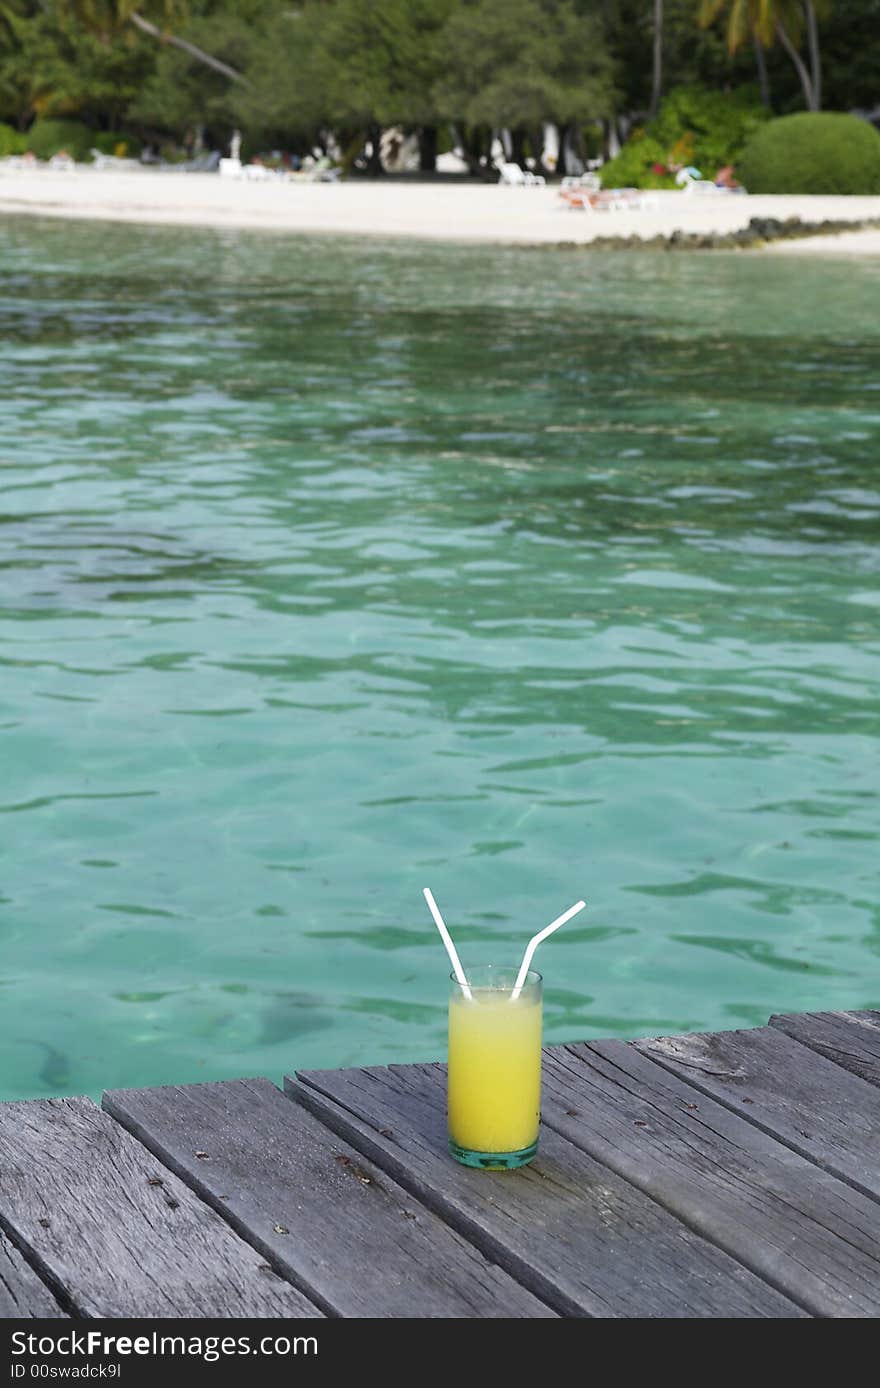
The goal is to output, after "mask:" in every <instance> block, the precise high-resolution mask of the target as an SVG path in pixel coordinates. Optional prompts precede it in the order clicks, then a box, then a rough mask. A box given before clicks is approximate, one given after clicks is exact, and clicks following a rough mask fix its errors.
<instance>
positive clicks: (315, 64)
mask: <svg viewBox="0 0 880 1388" xmlns="http://www.w3.org/2000/svg"><path fill="white" fill-rule="evenodd" d="M454 3H455V0H331V2H330V3H326V0H306V2H305V3H303V4H300V5H299V6H298V7H297V8H296V9H294V10H278V11H277V12H276V13H275V15H274V17H273V18H272V19H271V21H270V23H269V24H268V26H267V28H266V32H265V34H264V36H263V38H262V39H261V40H260V41H259V42H258V43H257V45H256V46H255V48H254V51H253V55H252V59H251V63H250V66H249V69H248V71H249V74H250V75H251V79H252V88H253V90H252V92H251V93H250V94H247V95H238V96H237V98H236V104H237V108H238V110H239V111H240V112H241V116H242V120H243V121H244V122H245V123H246V124H247V126H248V128H250V129H257V128H259V129H262V130H270V129H271V130H274V131H276V132H278V133H279V134H280V133H281V132H282V131H286V132H287V133H288V135H303V134H304V133H306V132H311V133H312V137H314V136H315V135H319V132H320V131H321V130H322V129H323V130H326V129H328V128H332V129H333V130H334V132H335V133H336V136H337V138H338V139H339V141H340V143H341V145H342V147H343V149H344V150H347V153H348V157H349V158H353V157H354V156H355V155H356V154H357V153H358V152H359V151H360V149H361V148H362V147H363V145H364V143H365V141H369V143H370V145H371V147H372V156H371V168H372V171H373V172H374V173H379V172H380V171H381V165H380V162H379V139H380V135H381V131H382V128H383V127H385V126H389V125H400V126H403V127H404V128H405V129H408V130H418V131H419V132H420V133H421V135H422V138H423V139H425V142H426V145H427V146H428V147H430V144H431V140H430V138H426V136H429V135H430V132H432V131H433V128H434V127H435V126H436V119H437V112H436V106H435V102H434V99H433V95H432V93H433V87H434V84H435V81H436V78H437V75H438V71H439V67H438V50H437V43H438V37H439V35H440V32H441V30H442V28H443V25H444V23H445V21H446V19H447V16H448V15H449V13H450V11H451V10H452V9H453V5H454ZM431 162H433V161H431Z"/></svg>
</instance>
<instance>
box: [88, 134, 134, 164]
mask: <svg viewBox="0 0 880 1388" xmlns="http://www.w3.org/2000/svg"><path fill="white" fill-rule="evenodd" d="M92 147H93V148H94V149H96V150H98V151H99V153H101V154H112V155H113V156H114V157H115V158H116V159H137V157H138V156H139V154H140V152H141V148H142V146H141V142H140V140H139V139H138V137H137V136H136V135H126V134H118V133H117V134H114V133H113V132H112V131H110V130H98V131H97V132H96V133H95V134H94V135H93V136H92Z"/></svg>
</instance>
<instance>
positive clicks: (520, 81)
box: [0, 0, 880, 182]
mask: <svg viewBox="0 0 880 1388" xmlns="http://www.w3.org/2000/svg"><path fill="white" fill-rule="evenodd" d="M712 92H714V93H715V94H716V98H717V103H716V105H715V106H714V107H713V106H712V105H711V102H710V98H709V94H710V93H712ZM682 93H690V95H689V96H688V95H683V94H682ZM758 93H760V94H761V99H762V100H763V104H765V105H766V106H768V107H769V109H770V110H771V112H772V113H774V114H777V115H785V114H788V113H790V112H793V111H796V110H798V109H801V110H802V109H804V107H806V108H808V109H813V108H815V107H817V106H819V105H822V106H823V107H824V108H826V109H827V108H835V107H837V108H840V109H849V108H850V107H852V106H855V105H859V106H863V107H865V108H867V109H870V108H873V107H874V106H876V105H878V104H880V0H662V3H661V0H0V122H4V123H5V124H6V125H8V126H10V127H11V128H12V129H13V130H15V131H18V132H24V131H27V130H29V129H30V127H31V126H32V125H33V124H34V122H35V121H37V120H45V119H69V120H77V121H79V122H81V123H82V124H84V125H87V126H88V127H89V128H90V130H91V131H92V132H93V133H95V134H102V133H103V134H107V135H114V134H116V133H117V132H120V131H126V132H127V131H130V132H132V134H133V135H135V136H139V137H140V138H141V139H143V140H144V141H149V142H150V143H151V144H154V145H163V146H164V145H169V144H174V143H175V142H176V143H178V144H181V143H184V142H185V143H187V145H188V146H189V145H190V143H191V142H192V141H193V140H195V142H196V143H199V141H200V140H201V139H202V138H203V139H204V142H205V144H207V145H209V146H213V147H214V148H217V147H222V146H224V145H225V144H226V143H227V142H228V140H229V137H230V134H231V132H232V129H233V128H234V127H236V126H238V127H239V128H241V130H242V131H243V133H244V138H245V149H246V150H247V149H250V150H256V149H272V148H279V149H287V150H292V151H297V152H300V153H303V152H305V151H307V150H310V149H313V148H316V147H319V148H325V147H327V146H328V145H331V144H332V145H333V147H334V148H335V147H337V146H338V147H339V148H341V149H342V150H343V151H344V152H345V155H346V157H347V158H348V159H353V158H355V157H356V156H357V155H358V154H359V153H360V152H361V151H363V149H364V148H365V146H367V147H372V149H373V162H374V166H375V164H376V160H377V150H378V147H379V137H380V134H381V132H382V131H383V130H388V129H389V128H390V127H395V128H399V129H401V130H402V131H404V132H405V133H407V134H411V135H415V136H417V137H418V141H419V146H420V150H421V155H422V163H423V167H425V168H426V169H427V168H431V167H433V162H434V155H435V153H436V151H437V149H443V148H448V147H449V144H450V142H454V143H456V144H457V145H459V146H460V147H462V148H463V149H464V150H465V152H466V155H467V157H468V159H469V160H470V162H471V164H472V165H473V167H474V168H476V167H478V166H479V163H480V160H481V158H482V159H484V157H485V155H486V153H487V151H488V149H489V146H490V142H491V138H492V134H493V132H497V131H498V130H499V129H504V131H505V139H506V140H508V141H509V147H511V152H512V154H513V157H514V158H516V159H517V160H518V161H519V160H521V159H523V158H525V157H526V155H527V154H531V155H532V156H534V157H536V158H539V157H540V154H541V149H542V147H543V142H542V136H541V127H542V126H543V125H545V123H546V122H548V121H549V122H553V123H554V124H555V125H556V126H557V127H559V129H560V132H561V133H562V134H563V136H564V139H565V143H566V147H567V148H568V149H569V150H571V151H574V152H580V153H581V154H582V155H583V154H586V153H588V152H591V151H594V150H596V149H598V148H605V149H610V150H611V151H613V150H614V149H615V148H616V147H618V145H619V142H620V141H622V140H623V139H624V137H625V136H626V135H627V134H629V133H630V132H631V131H635V132H636V136H635V139H634V141H633V142H632V145H631V146H627V151H626V153H625V155H622V156H621V158H623V160H624V163H623V164H622V165H619V166H618V171H623V170H624V169H626V170H630V171H633V172H634V173H635V174H637V173H638V171H639V169H641V170H642V174H643V175H644V177H646V178H648V179H650V178H652V177H653V178H657V179H660V180H661V181H662V179H663V178H664V177H665V176H664V175H662V174H655V173H653V172H652V169H653V165H655V164H657V165H668V163H669V162H675V161H676V157H675V155H674V153H673V152H672V151H673V150H674V148H675V146H676V144H677V142H678V141H680V140H682V139H685V140H687V139H690V140H691V142H692V145H693V150H694V161H695V162H696V163H697V164H700V163H701V162H702V163H705V164H706V165H707V166H708V165H710V164H712V163H715V162H716V156H718V160H717V162H725V161H728V160H729V158H730V156H731V154H732V152H733V151H735V150H736V148H738V146H739V144H740V143H741V142H742V140H743V139H744V138H745V137H746V135H747V134H748V132H747V131H745V130H744V129H743V128H742V121H743V119H745V118H744V117H743V115H742V113H743V112H744V111H746V110H748V111H750V112H752V113H753V115H754V107H755V106H756V105H757V104H758V100H759V97H758ZM664 97H665V100H663V99H662V98H664ZM682 103H684V105H682ZM688 103H690V105H689V106H688ZM694 103H696V105H694ZM718 103H720V104H718ZM685 107H687V109H685ZM652 111H654V112H655V114H653V115H652V114H651V113H652ZM753 115H752V116H750V117H749V119H752V118H753ZM704 116H708V117H710V118H711V119H710V121H709V123H708V124H707V122H706V120H704V119H703V117H704ZM754 118H755V119H757V117H754ZM713 131H715V132H716V136H717V138H716V139H715V144H714V145H710V144H708V143H707V141H708V140H709V138H710V134H711V133H712V132H713ZM93 143H95V144H98V142H97V140H95V141H93ZM114 147H115V146H114ZM646 169H647V170H648V172H647V173H646V172H645V170H646ZM626 181H627V182H629V181H633V179H631V178H628V179H627V180H626Z"/></svg>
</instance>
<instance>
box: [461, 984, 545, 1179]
mask: <svg viewBox="0 0 880 1388" xmlns="http://www.w3.org/2000/svg"><path fill="white" fill-rule="evenodd" d="M484 974H488V975H489V983H488V986H484V985H483V975H484ZM514 976H515V970H512V969H510V970H508V969H491V970H485V971H479V970H476V971H474V972H473V974H472V975H471V978H470V982H471V997H470V998H467V997H466V996H465V995H464V993H463V991H462V989H461V988H460V987H459V986H458V985H456V986H455V987H454V988H453V991H452V995H451V997H450V1000H449V1090H448V1103H449V1137H450V1148H451V1150H452V1153H453V1155H454V1156H456V1157H457V1158H458V1160H459V1161H464V1162H465V1163H466V1164H467V1165H470V1166H485V1167H492V1166H495V1167H502V1168H504V1167H509V1166H521V1165H522V1164H523V1163H524V1162H526V1161H529V1160H530V1159H531V1157H532V1156H533V1155H534V1150H535V1146H536V1144H537V1140H538V1122H539V1117H540V1108H541V1011H542V1009H541V979H540V975H538V974H529V976H528V979H527V980H526V984H525V986H524V987H523V990H522V992H521V993H520V994H519V996H518V997H517V998H516V1000H515V1001H512V1000H511V990H512V987H513V981H514ZM492 1156H495V1157H500V1158H507V1159H506V1160H504V1159H503V1160H499V1161H491V1160H488V1158H490V1157H492Z"/></svg>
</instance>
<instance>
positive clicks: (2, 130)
mask: <svg viewBox="0 0 880 1388" xmlns="http://www.w3.org/2000/svg"><path fill="white" fill-rule="evenodd" d="M26 149H27V140H26V139H25V137H24V135H19V133H18V131H17V130H13V128H12V126H11V125H4V124H3V122H2V121H0V159H8V158H9V156H10V154H24V152H25V150H26Z"/></svg>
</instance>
